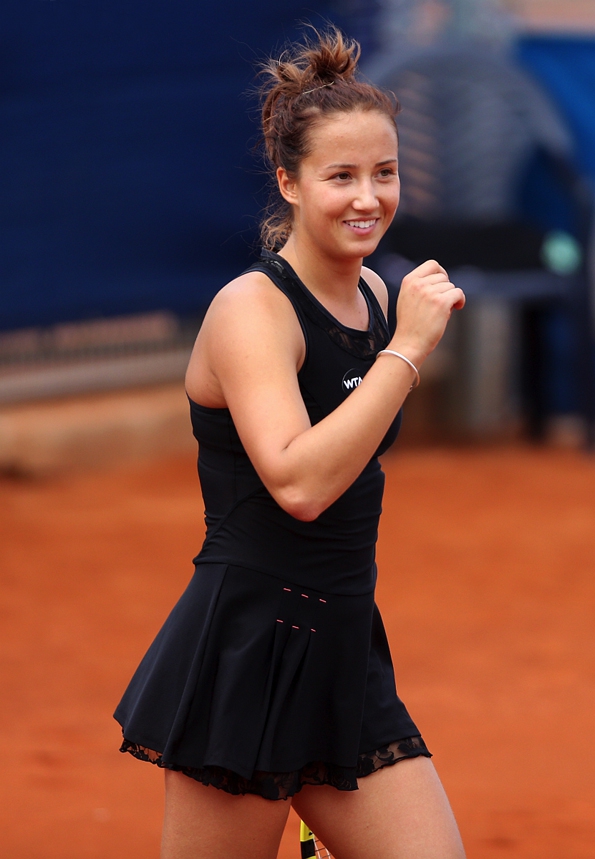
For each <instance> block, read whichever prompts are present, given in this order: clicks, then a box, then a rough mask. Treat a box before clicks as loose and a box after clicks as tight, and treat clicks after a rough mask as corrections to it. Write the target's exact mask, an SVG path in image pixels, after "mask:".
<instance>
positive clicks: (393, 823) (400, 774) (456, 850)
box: [293, 757, 465, 859]
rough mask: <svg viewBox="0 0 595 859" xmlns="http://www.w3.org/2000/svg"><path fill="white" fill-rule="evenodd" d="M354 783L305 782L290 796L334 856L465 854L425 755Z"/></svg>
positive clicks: (452, 858) (447, 857)
mask: <svg viewBox="0 0 595 859" xmlns="http://www.w3.org/2000/svg"><path fill="white" fill-rule="evenodd" d="M358 784H359V790H357V791H353V792H345V791H339V790H336V789H335V788H333V787H328V786H320V787H317V786H307V787H304V788H303V789H302V791H301V792H300V793H298V794H296V796H295V797H294V799H293V807H294V808H295V810H296V811H297V813H298V814H299V815H300V816H301V817H302V818H303V819H304V820H305V821H306V823H307V824H308V826H310V828H311V829H312V830H313V831H314V832H315V833H316V835H317V836H318V837H319V838H320V839H321V840H322V841H323V843H324V844H325V846H326V847H328V849H329V850H330V851H331V853H332V854H333V856H334V857H335V859H370V857H374V859H465V851H464V849H463V844H462V842H461V837H460V835H459V830H458V828H457V824H456V822H455V819H454V816H453V813H452V811H451V808H450V805H449V803H448V799H447V798H446V794H445V792H444V789H443V787H442V785H441V783H440V780H439V778H438V775H437V774H436V770H435V769H434V766H433V764H432V762H431V761H430V760H429V758H424V757H419V758H412V759H409V760H402V761H399V763H396V764H394V765H393V766H389V767H385V768H384V769H381V770H379V771H378V772H375V773H372V774H371V775H369V776H366V777H365V778H362V779H360V780H359V782H358Z"/></svg>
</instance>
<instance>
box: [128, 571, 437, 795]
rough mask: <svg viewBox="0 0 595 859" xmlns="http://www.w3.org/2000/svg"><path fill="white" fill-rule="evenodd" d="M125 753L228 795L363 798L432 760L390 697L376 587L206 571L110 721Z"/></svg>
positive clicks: (390, 674)
mask: <svg viewBox="0 0 595 859" xmlns="http://www.w3.org/2000/svg"><path fill="white" fill-rule="evenodd" d="M115 717H116V719H117V720H118V721H119V722H120V724H121V725H122V729H123V734H124V738H125V739H124V742H123V745H122V751H127V752H130V753H132V754H133V755H135V756H136V757H138V758H141V759H142V760H148V761H152V762H153V763H156V764H158V765H159V766H162V767H165V768H169V769H174V770H180V771H181V772H184V773H185V774H186V775H189V776H191V777H193V778H195V779H197V780H199V781H201V782H203V783H204V784H212V785H215V786H216V787H220V788H222V789H224V790H226V791H228V792H230V793H235V794H238V793H256V794H260V795H261V796H264V797H266V798H268V799H282V798H286V797H288V796H292V795H293V794H295V793H296V792H297V791H298V790H300V788H301V787H302V786H303V785H304V784H331V785H333V786H334V787H336V788H338V789H340V790H355V789H357V779H358V778H361V777H362V776H365V775H367V774H369V773H371V772H374V771H375V770H377V769H379V768H381V767H383V766H387V765H389V764H392V763H395V762H396V761H398V760H400V759H402V758H404V757H414V756H418V755H426V756H429V752H428V750H427V748H426V746H425V744H424V743H423V740H422V739H421V737H420V736H419V731H418V730H417V728H416V726H415V724H414V723H413V721H412V719H411V717H410V716H409V714H408V712H407V710H406V708H405V706H404V705H403V703H402V702H401V701H400V699H399V698H398V696H397V693H396V689H395V681H394V674H393V667H392V662H391V657H390V653H389V648H388V643H387V640H386V634H385V631H384V627H383V624H382V619H381V617H380V614H379V612H378V609H377V607H376V605H375V603H374V594H373V592H371V593H369V594H363V595H361V594H360V595H337V594H329V593H325V592H322V591H315V590H312V589H308V590H307V591H305V590H304V589H302V588H301V587H299V586H296V585H295V584H293V583H292V582H289V581H284V580H283V579H281V578H277V577H275V576H270V575H267V574H264V573H261V572H258V571H255V570H249V569H245V568H243V567H238V566H230V565H228V564H213V563H200V564H198V565H197V567H196V572H195V575H194V577H193V578H192V580H191V581H190V584H189V585H188V587H187V589H186V591H185V592H184V594H183V595H182V597H181V598H180V600H179V601H178V603H177V605H176V606H175V607H174V609H173V611H172V612H171V614H170V616H169V618H168V619H167V621H166V622H165V624H164V626H163V628H162V629H161V631H160V632H159V634H158V636H157V638H156V639H155V641H154V642H153V644H152V645H151V647H150V649H149V651H148V652H147V654H146V656H145V657H144V659H143V660H142V662H141V664H140V666H139V668H138V670H137V671H136V673H135V675H134V677H133V679H132V681H131V683H130V685H129V687H128V689H127V690H126V693H125V694H124V697H123V699H122V701H121V702H120V704H119V706H118V708H117V710H116V713H115Z"/></svg>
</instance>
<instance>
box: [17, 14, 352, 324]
mask: <svg viewBox="0 0 595 859" xmlns="http://www.w3.org/2000/svg"><path fill="white" fill-rule="evenodd" d="M330 11H331V10H329V8H328V7H327V6H326V5H325V4H324V3H316V4H308V5H305V4H303V3H301V2H299V0H287V2H284V3H282V4H273V3H271V2H270V0H253V2H251V3H249V4H246V3H243V2H239V0H225V2H218V3H197V2H190V0H170V2H168V3H163V2H157V0H142V2H141V0H127V2H124V3H122V2H117V0H88V2H85V3H79V2H74V0H4V2H3V3H2V7H1V9H0V122H1V125H2V135H1V138H0V159H1V163H2V177H3V181H2V183H1V185H0V219H1V221H0V224H1V225H0V295H1V302H0V331H2V330H7V329H14V328H26V327H30V326H38V325H49V324H52V323H55V322H57V321H60V322H64V321H69V320H77V319H88V318H94V317H102V316H106V315H107V316H113V315H124V314H131V313H141V312H145V313H146V312H149V311H156V310H171V311H174V312H175V313H178V314H182V315H184V314H197V313H200V311H201V310H203V309H204V307H205V305H206V304H207V302H208V300H209V299H210V298H211V297H212V295H213V294H214V293H215V291H216V290H217V289H219V288H220V287H221V285H222V284H223V283H225V281H226V280H228V279H229V278H230V277H232V276H234V275H235V274H237V273H238V272H239V271H241V270H242V269H243V268H244V267H245V266H246V264H247V262H248V261H249V257H250V254H251V253H252V252H253V250H254V247H255V244H256V242H257V219H258V213H259V210H260V207H261V204H262V202H263V199H264V197H263V185H264V184H265V180H264V178H263V176H262V175H261V168H260V166H259V161H258V159H257V158H255V157H254V155H253V153H252V152H251V151H250V146H251V144H256V142H257V135H258V123H257V118H258V109H257V100H256V98H255V97H254V95H253V93H251V91H250V90H251V88H252V87H253V86H254V82H255V67H256V64H257V62H258V61H259V60H261V59H263V58H264V57H265V56H267V55H268V54H269V53H270V52H272V51H274V50H275V49H276V48H278V47H279V46H282V44H283V43H284V42H285V41H286V40H287V39H290V38H295V37H296V35H297V32H298V27H299V22H300V21H302V22H304V21H310V22H312V23H313V24H315V25H318V26H320V25H321V24H323V23H324V21H325V20H327V19H328V17H329V15H330ZM355 11H356V12H357V10H355ZM332 17H334V18H336V17H337V16H336V14H335V13H333V15H332ZM356 17H357V16H356Z"/></svg>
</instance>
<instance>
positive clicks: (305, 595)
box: [302, 594, 310, 600]
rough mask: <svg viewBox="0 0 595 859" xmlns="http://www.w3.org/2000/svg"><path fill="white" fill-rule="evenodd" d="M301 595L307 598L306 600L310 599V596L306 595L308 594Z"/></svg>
mask: <svg viewBox="0 0 595 859" xmlns="http://www.w3.org/2000/svg"><path fill="white" fill-rule="evenodd" d="M302 596H303V597H306V599H307V600H309V599H310V597H309V596H308V594H302Z"/></svg>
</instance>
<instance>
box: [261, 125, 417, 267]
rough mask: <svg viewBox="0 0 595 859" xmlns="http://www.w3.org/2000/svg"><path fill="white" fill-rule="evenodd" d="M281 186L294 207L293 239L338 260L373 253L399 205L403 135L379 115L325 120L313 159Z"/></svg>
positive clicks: (314, 137) (313, 142)
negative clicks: (399, 146) (399, 149)
mask: <svg viewBox="0 0 595 859" xmlns="http://www.w3.org/2000/svg"><path fill="white" fill-rule="evenodd" d="M277 177H278V180H279V187H280V189H281V193H282V194H283V196H284V197H285V199H286V200H287V201H288V202H289V203H291V205H292V207H293V227H292V237H293V240H294V241H296V242H303V241H305V242H307V243H309V244H311V245H313V246H315V248H316V249H317V251H318V252H323V253H324V255H325V256H330V257H333V258H360V259H361V258H362V257H365V256H368V255H369V254H371V253H372V252H373V251H374V250H375V249H376V246H377V245H378V242H379V241H380V239H381V238H382V236H383V235H384V233H385V232H386V230H387V229H388V226H389V224H390V222H391V221H392V219H393V217H394V214H395V211H396V209H397V206H398V203H399V192H400V184H399V174H398V170H397V134H396V131H395V127H394V125H393V123H392V122H391V121H390V119H389V118H388V117H387V116H385V115H384V114H382V113H379V112H378V111H362V110H358V111H353V112H351V113H337V114H332V115H330V116H328V117H324V119H322V120H321V121H320V122H318V123H317V124H316V125H315V126H314V128H313V129H312V132H311V136H310V155H308V156H307V157H306V158H304V159H303V161H302V162H301V164H300V169H299V174H298V176H297V177H296V178H295V179H290V178H289V176H287V173H286V172H285V171H284V170H283V168H280V169H279V170H278V171H277Z"/></svg>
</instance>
